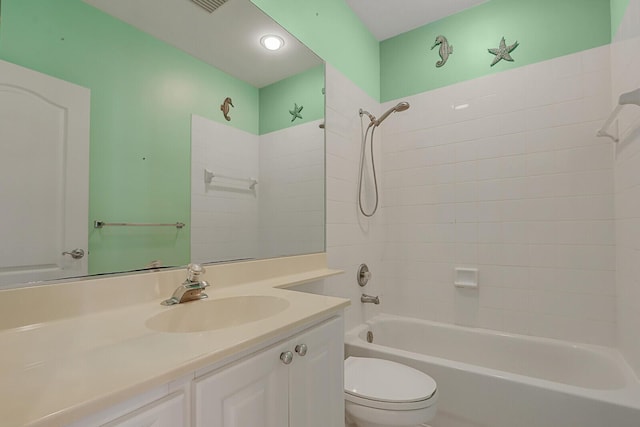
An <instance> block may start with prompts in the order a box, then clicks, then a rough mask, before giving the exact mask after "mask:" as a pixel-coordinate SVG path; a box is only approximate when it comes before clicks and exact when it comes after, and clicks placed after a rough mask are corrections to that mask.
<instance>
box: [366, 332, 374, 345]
mask: <svg viewBox="0 0 640 427" xmlns="http://www.w3.org/2000/svg"><path fill="white" fill-rule="evenodd" d="M367 342H368V343H372V342H373V332H371V331H368V332H367Z"/></svg>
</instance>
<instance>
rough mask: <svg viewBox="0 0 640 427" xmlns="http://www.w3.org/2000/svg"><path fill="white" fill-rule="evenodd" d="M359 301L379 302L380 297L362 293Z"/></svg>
mask: <svg viewBox="0 0 640 427" xmlns="http://www.w3.org/2000/svg"><path fill="white" fill-rule="evenodd" d="M360 302H364V303H374V304H380V298H379V297H374V296H371V295H367V294H362V296H361V297H360Z"/></svg>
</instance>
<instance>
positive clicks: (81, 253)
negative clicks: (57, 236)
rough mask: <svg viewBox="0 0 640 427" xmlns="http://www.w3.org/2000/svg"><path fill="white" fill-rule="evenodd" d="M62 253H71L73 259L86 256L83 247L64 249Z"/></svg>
mask: <svg viewBox="0 0 640 427" xmlns="http://www.w3.org/2000/svg"><path fill="white" fill-rule="evenodd" d="M62 255H71V258H73V259H80V258H82V257H84V251H83V250H82V249H74V250H72V251H64V252H62Z"/></svg>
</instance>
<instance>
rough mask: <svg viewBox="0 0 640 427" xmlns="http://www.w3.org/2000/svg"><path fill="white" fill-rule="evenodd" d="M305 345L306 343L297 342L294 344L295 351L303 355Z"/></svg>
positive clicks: (305, 350) (305, 351)
mask: <svg viewBox="0 0 640 427" xmlns="http://www.w3.org/2000/svg"><path fill="white" fill-rule="evenodd" d="M307 350H308V349H307V345H306V344H298V345H297V346H296V353H298V354H299V355H300V356H304V355H305V354H307Z"/></svg>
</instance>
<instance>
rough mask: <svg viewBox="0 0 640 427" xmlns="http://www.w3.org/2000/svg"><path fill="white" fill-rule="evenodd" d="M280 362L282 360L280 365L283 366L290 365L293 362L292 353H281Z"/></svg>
mask: <svg viewBox="0 0 640 427" xmlns="http://www.w3.org/2000/svg"><path fill="white" fill-rule="evenodd" d="M280 360H282V363H284V364H285V365H288V364H290V363H291V362H292V361H293V353H291V352H290V351H285V352H284V353H281V354H280Z"/></svg>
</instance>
